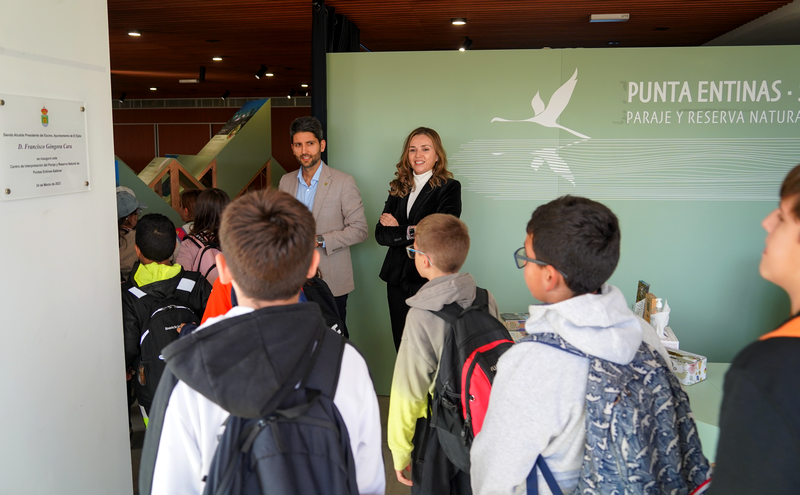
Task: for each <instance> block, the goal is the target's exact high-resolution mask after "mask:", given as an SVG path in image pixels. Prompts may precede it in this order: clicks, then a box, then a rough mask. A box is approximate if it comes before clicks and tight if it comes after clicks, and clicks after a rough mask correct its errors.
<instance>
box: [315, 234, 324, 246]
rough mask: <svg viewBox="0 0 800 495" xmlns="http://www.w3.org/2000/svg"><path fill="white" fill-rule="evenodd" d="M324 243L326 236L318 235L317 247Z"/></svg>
mask: <svg viewBox="0 0 800 495" xmlns="http://www.w3.org/2000/svg"><path fill="white" fill-rule="evenodd" d="M324 243H325V238H324V237H322V236H321V235H318V236H317V247H322V245H323V244H324Z"/></svg>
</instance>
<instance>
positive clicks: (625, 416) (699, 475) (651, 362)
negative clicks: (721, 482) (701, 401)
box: [521, 333, 711, 495]
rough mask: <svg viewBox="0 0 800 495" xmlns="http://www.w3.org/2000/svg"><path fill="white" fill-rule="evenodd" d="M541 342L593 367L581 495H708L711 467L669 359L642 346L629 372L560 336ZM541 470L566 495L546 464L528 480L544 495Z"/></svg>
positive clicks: (545, 336)
mask: <svg viewBox="0 0 800 495" xmlns="http://www.w3.org/2000/svg"><path fill="white" fill-rule="evenodd" d="M521 342H539V343H541V344H546V345H549V346H552V347H555V348H558V349H561V350H562V351H565V352H569V353H572V354H575V355H578V356H581V357H585V358H587V359H589V360H590V364H589V376H588V380H587V385H586V423H585V425H586V444H585V447H584V451H583V464H582V465H581V474H580V477H579V479H578V488H577V490H576V491H575V493H576V494H612V493H613V494H619V495H627V494H630V495H634V494H636V495H638V494H648V495H649V494H659V495H661V494H664V495H667V494H669V495H687V494H692V495H695V494H700V493H702V492H704V491H705V490H706V489H707V488H708V486H709V484H710V479H711V467H710V466H709V463H708V460H707V459H706V458H705V456H704V455H703V449H702V446H701V445H700V439H699V438H698V435H697V425H695V422H694V418H693V416H692V410H691V408H690V407H689V398H688V396H687V395H686V392H684V391H683V389H682V388H681V385H680V382H678V379H677V378H675V375H673V374H672V371H671V370H670V368H669V366H667V363H666V362H664V358H663V357H662V356H661V354H659V353H658V352H657V351H655V350H654V349H653V348H652V347H650V346H649V345H648V344H646V343H644V342H642V345H641V346H640V347H639V350H638V351H637V352H636V356H635V357H634V358H633V361H631V362H630V363H629V364H627V365H619V364H615V363H612V362H609V361H606V360H603V359H600V358H597V357H594V356H590V355H587V354H585V353H583V352H581V351H580V350H578V349H577V348H576V347H574V346H572V345H571V344H570V343H568V342H567V341H565V340H564V339H563V338H561V337H560V336H559V335H556V334H553V333H538V334H532V335H529V336H528V337H526V338H525V339H523V340H522V341H521ZM537 467H539V470H541V471H542V474H543V476H544V478H545V480H546V481H547V482H548V485H549V487H550V489H551V490H552V491H553V493H561V490H559V489H558V486H557V485H556V486H553V485H555V480H554V478H553V477H552V475H551V474H550V471H549V469H548V468H547V464H546V463H545V462H544V459H542V458H541V456H540V458H539V459H538V460H537V463H536V464H534V467H533V469H531V473H530V475H529V476H528V495H531V494H538V480H537V475H536V470H537Z"/></svg>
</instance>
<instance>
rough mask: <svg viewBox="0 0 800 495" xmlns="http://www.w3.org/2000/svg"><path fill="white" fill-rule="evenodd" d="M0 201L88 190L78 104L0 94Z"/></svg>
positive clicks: (82, 106)
mask: <svg viewBox="0 0 800 495" xmlns="http://www.w3.org/2000/svg"><path fill="white" fill-rule="evenodd" d="M0 133H1V134H0V201H9V200H14V199H23V198H35V197H40V196H52V195H55V194H66V193H74V192H81V191H88V190H90V187H89V159H88V155H87V149H88V146H87V138H86V108H85V104H84V103H83V102H80V101H69V100H53V99H49V98H35V97H29V96H17V95H7V94H0Z"/></svg>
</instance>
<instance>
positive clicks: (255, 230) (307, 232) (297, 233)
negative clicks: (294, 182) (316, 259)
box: [220, 189, 316, 301]
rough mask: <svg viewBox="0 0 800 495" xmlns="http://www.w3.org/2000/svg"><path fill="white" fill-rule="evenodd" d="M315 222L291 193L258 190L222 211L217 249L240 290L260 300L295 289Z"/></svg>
mask: <svg viewBox="0 0 800 495" xmlns="http://www.w3.org/2000/svg"><path fill="white" fill-rule="evenodd" d="M315 232H316V225H315V223H314V217H313V216H312V215H311V212H310V211H309V210H308V208H307V207H306V206H305V205H304V204H303V203H301V202H300V201H298V200H296V199H295V198H294V197H293V196H292V195H290V194H286V193H285V192H280V191H277V190H275V189H264V190H261V191H255V192H252V193H248V194H245V195H244V196H242V197H240V198H238V199H236V200H235V201H233V202H232V203H231V204H230V205H228V207H227V208H225V212H224V213H223V214H222V227H221V228H220V239H221V241H222V252H223V253H225V260H226V261H227V264H228V268H229V269H230V271H231V276H232V277H233V279H234V280H235V281H236V284H237V285H238V286H239V288H240V289H241V291H242V292H243V293H244V294H245V295H246V296H248V297H251V298H253V299H257V300H260V301H275V300H279V299H288V298H289V297H292V296H294V295H297V293H299V292H300V288H301V287H302V286H303V284H304V283H305V281H306V275H307V274H308V269H309V267H310V266H311V258H312V255H313V252H314V246H315V245H316V243H315V242H314V241H315V239H314V237H315Z"/></svg>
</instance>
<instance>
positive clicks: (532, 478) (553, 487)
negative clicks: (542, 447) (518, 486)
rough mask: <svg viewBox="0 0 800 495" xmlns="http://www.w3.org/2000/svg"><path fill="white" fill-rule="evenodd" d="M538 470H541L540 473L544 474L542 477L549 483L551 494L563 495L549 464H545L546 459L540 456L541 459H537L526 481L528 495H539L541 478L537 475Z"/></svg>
mask: <svg viewBox="0 0 800 495" xmlns="http://www.w3.org/2000/svg"><path fill="white" fill-rule="evenodd" d="M536 468H539V471H541V472H542V476H543V477H544V480H545V481H546V482H547V487H548V488H550V491H551V492H553V493H554V494H555V493H562V490H561V488H559V486H558V483H556V478H555V476H553V473H552V472H551V471H550V468H549V467H548V466H547V462H545V460H544V457H542V455H541V454H539V457H537V458H536V462H535V463H533V467H532V468H531V472H530V473H529V474H528V479H527V481H526V485H527V492H528V495H539V477H538V476H537V475H536Z"/></svg>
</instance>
